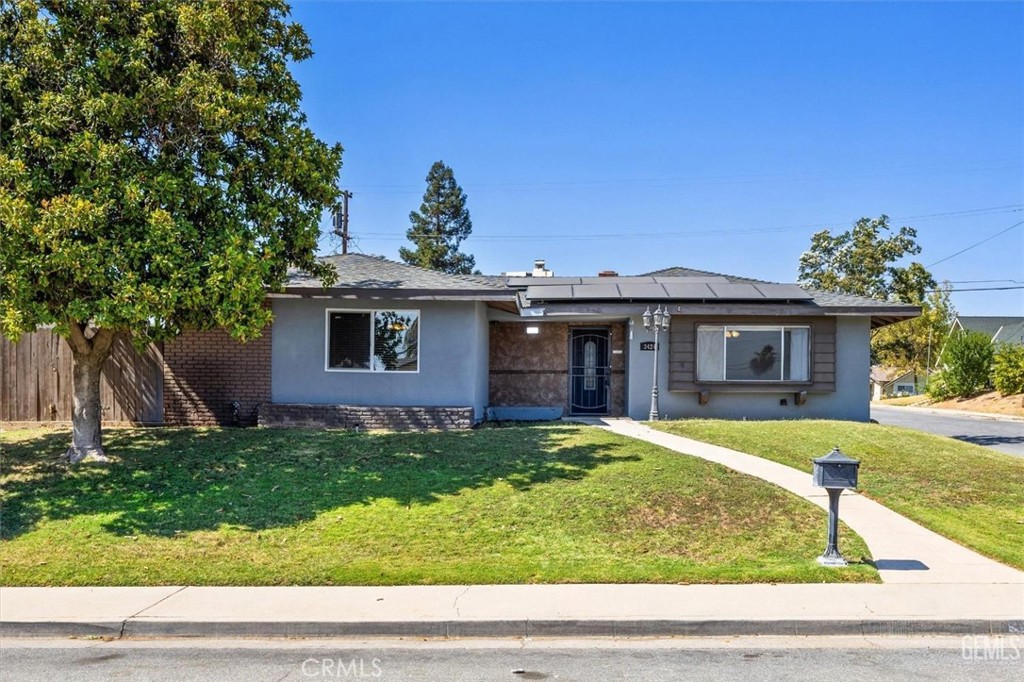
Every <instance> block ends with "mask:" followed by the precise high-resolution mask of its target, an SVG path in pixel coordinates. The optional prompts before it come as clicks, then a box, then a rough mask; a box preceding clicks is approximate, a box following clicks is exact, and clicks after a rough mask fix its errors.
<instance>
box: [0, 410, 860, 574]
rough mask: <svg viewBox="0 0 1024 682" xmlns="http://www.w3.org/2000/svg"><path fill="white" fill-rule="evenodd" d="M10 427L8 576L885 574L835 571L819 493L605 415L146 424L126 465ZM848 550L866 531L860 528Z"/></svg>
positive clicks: (125, 449) (2, 527)
mask: <svg viewBox="0 0 1024 682" xmlns="http://www.w3.org/2000/svg"><path fill="white" fill-rule="evenodd" d="M66 438H67V434H66V433H64V432H60V433H58V432H53V431H42V430H22V431H10V432H8V433H6V434H4V435H3V436H2V441H0V442H3V443H4V444H5V448H4V450H5V451H4V453H3V468H2V475H0V484H2V486H3V490H2V504H3V507H2V516H0V520H2V524H0V531H2V540H0V583H3V584H6V585H165V584H189V585H288V584H300V585H341V584H350V585H351V584H381V585H390V584H453V583H455V584H460V583H558V582H669V583H680V582H709V583H743V582H820V581H877V579H878V576H877V572H876V571H875V570H874V568H872V567H871V566H870V565H867V564H859V565H854V566H851V567H850V569H848V570H841V571H836V570H826V569H823V568H820V567H818V566H817V565H816V564H815V562H814V558H815V557H816V556H817V555H818V554H820V552H821V550H822V548H823V544H824V535H825V515H824V513H823V512H822V511H821V510H819V509H818V508H816V507H814V506H812V505H810V504H809V503H807V502H805V501H803V500H801V499H799V498H797V497H795V496H792V495H790V494H789V493H786V492H785V491H782V490H780V489H778V488H775V487H772V486H770V485H768V484H765V483H763V482H761V481H758V480H757V479H753V478H750V477H748V476H744V475H742V474H738V473H735V472H732V471H729V470H728V469H725V468H723V467H720V466H717V465H714V464H710V463H707V462H704V461H702V460H699V459H695V458H690V457H686V456H680V455H678V454H675V453H672V452H670V451H668V450H664V449H661V448H658V447H656V446H653V445H650V444H647V443H642V442H639V441H632V440H628V439H624V438H621V437H619V436H616V435H614V434H611V433H608V432H606V431H602V430H600V429H596V428H592V427H585V426H577V425H554V426H535V427H516V428H502V429H480V430H477V431H470V432H451V433H413V434H397V433H350V432H341V431H315V430H273V429H222V430H221V429H210V430H195V429H136V430H110V431H107V432H106V434H105V439H106V445H107V450H108V454H111V455H113V456H114V457H115V458H116V461H115V462H114V464H112V465H110V466H107V467H103V466H84V467H79V468H72V469H68V468H67V466H66V465H63V464H59V463H57V462H56V461H55V457H56V455H58V454H59V453H60V452H61V451H62V450H63V449H64V446H65V441H66ZM843 541H844V547H843V550H844V552H845V553H846V555H847V556H848V557H864V556H866V555H867V548H866V547H865V545H864V543H863V541H862V540H861V539H860V538H859V537H857V536H856V535H855V534H853V533H851V532H846V533H845V534H844V535H843Z"/></svg>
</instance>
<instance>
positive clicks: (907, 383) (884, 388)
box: [871, 365, 918, 400]
mask: <svg viewBox="0 0 1024 682" xmlns="http://www.w3.org/2000/svg"><path fill="white" fill-rule="evenodd" d="M917 379H918V376H917V373H916V372H914V371H913V370H899V369H896V368H894V367H883V366H881V365H874V366H872V367H871V399H872V400H881V399H883V398H899V397H902V396H908V395H917V385H918V384H917Z"/></svg>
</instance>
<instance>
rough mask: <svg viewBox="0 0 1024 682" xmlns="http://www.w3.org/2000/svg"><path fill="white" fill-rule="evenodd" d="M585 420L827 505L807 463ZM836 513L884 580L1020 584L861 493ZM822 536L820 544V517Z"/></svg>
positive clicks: (1023, 581) (1018, 577)
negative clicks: (864, 547)
mask: <svg viewBox="0 0 1024 682" xmlns="http://www.w3.org/2000/svg"><path fill="white" fill-rule="evenodd" d="M591 423H595V424H597V425H598V426H601V427H602V428H606V429H608V430H609V431H612V432H614V433H617V434H619V435H622V436H627V437H630V438H636V439H639V440H644V441H647V442H649V443H653V444H655V445H660V446H662V447H666V448H668V449H670V450H675V451H676V452H681V453H683V454H686V455H692V456H694V457H700V458H701V459H706V460H708V461H710V462H716V463H718V464H721V465H723V466H726V467H729V468H730V469H734V470H736V471H739V472H742V473H744V474H749V475H751V476H756V477H757V478H760V479H763V480H765V481H768V482H769V483H774V484H775V485H777V486H779V487H780V488H785V489H786V490H788V491H790V492H791V493H794V494H796V495H799V496H800V497H802V498H804V499H805V500H808V501H809V502H813V503H814V504H816V505H818V506H820V507H822V508H823V509H828V494H827V493H826V492H825V491H824V490H823V489H821V488H815V487H813V486H812V485H811V474H810V462H809V461H808V463H807V464H808V471H806V472H803V471H798V470H796V469H794V468H792V467H788V466H786V465H784V464H779V463H777V462H772V461H770V460H767V459H764V458H762V457H755V456H753V455H748V454H745V453H742V452H737V451H736V450H730V449H729V448H723V447H719V446H717V445H709V444H708V443H702V442H700V441H696V440H691V439H689V438H683V437H681V436H675V435H672V434H669V433H665V432H663V431H657V430H655V429H652V428H650V427H648V426H645V425H643V424H640V423H638V422H634V421H632V420H630V419H600V420H594V421H593V422H591ZM839 517H840V518H841V519H842V521H843V522H844V523H846V525H848V526H849V527H850V528H852V529H853V530H854V531H856V532H857V534H858V535H860V536H861V537H862V538H863V539H864V541H865V542H866V543H867V544H868V548H869V549H870V550H871V556H872V557H874V560H875V565H876V566H877V568H878V572H879V574H880V575H881V576H882V580H883V581H885V582H886V583H904V584H914V583H955V584H970V583H974V584H989V585H992V584H1000V583H1003V584H1016V585H1024V572H1022V571H1018V570H1017V569H1015V568H1010V567H1009V566H1004V565H1003V564H1000V563H998V562H996V561H993V560H992V559H989V558H987V557H983V556H981V555H980V554H978V553H976V552H973V551H971V550H969V549H967V548H966V547H963V546H961V545H958V544H957V543H955V542H953V541H952V540H948V539H946V538H944V537H942V536H941V535H939V534H937V533H934V532H932V531H930V530H928V529H927V528H924V527H922V526H919V525H918V524H916V523H914V522H913V521H911V520H910V519H907V518H906V517H904V516H900V515H899V514H897V513H896V512H894V511H892V510H890V509H888V508H887V507H883V506H882V505H881V504H879V503H877V502H874V501H872V500H869V499H868V498H866V497H864V496H863V495H858V494H856V493H852V492H850V491H847V492H845V493H843V496H842V498H841V500H840V503H839ZM822 538H823V540H822V541H823V542H824V520H823V526H822Z"/></svg>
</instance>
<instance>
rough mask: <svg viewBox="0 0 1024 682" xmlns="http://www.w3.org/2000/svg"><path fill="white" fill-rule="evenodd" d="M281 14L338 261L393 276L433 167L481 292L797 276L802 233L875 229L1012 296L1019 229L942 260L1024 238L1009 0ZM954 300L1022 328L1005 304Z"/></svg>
mask: <svg viewBox="0 0 1024 682" xmlns="http://www.w3.org/2000/svg"><path fill="white" fill-rule="evenodd" d="M293 16H294V18H295V19H296V20H298V21H299V22H300V23H301V24H303V26H304V27H305V28H306V30H307V32H308V33H309V34H310V36H311V38H312V40H313V48H314V50H315V52H316V54H315V56H314V57H313V58H312V59H310V60H308V61H306V62H304V63H302V64H299V65H296V67H295V73H296V76H297V77H298V79H299V81H300V83H301V84H302V87H303V93H304V108H305V110H306V112H307V114H308V116H309V120H310V124H311V125H312V127H313V129H314V130H315V131H316V133H317V134H318V135H319V136H320V137H321V138H322V139H324V140H327V141H331V142H335V141H337V142H341V143H342V144H343V145H344V146H345V149H346V152H345V156H344V162H345V165H344V169H343V171H342V184H343V186H344V187H346V188H348V189H350V190H351V191H352V192H353V193H354V197H353V200H352V204H351V223H350V225H351V231H352V234H353V236H354V237H355V238H356V241H355V249H356V250H359V251H362V252H365V253H375V254H380V255H383V256H387V257H389V258H397V254H398V248H399V247H400V246H403V245H405V244H406V243H407V242H406V240H405V231H406V229H408V227H409V220H408V214H409V212H410V211H411V210H414V209H416V208H418V207H419V204H420V200H421V197H422V194H423V190H424V187H425V184H424V177H425V175H426V172H427V170H428V169H429V167H430V165H431V163H433V162H434V161H436V160H438V159H441V160H444V161H445V163H447V164H448V165H450V166H451V167H452V168H453V169H454V171H455V175H456V178H457V179H458V181H459V183H460V184H461V185H462V186H463V188H464V189H465V190H466V193H467V195H468V197H469V209H470V212H471V214H472V217H473V226H474V230H473V236H472V237H471V238H470V239H468V240H467V241H466V242H464V244H463V249H464V250H465V251H467V252H469V253H472V254H474V255H475V256H476V259H477V266H478V267H479V268H480V269H481V270H483V271H484V272H485V273H498V272H502V271H509V270H524V269H528V268H529V267H530V266H531V264H532V263H533V260H534V259H535V258H543V259H545V260H546V261H547V263H548V266H549V267H550V268H551V269H553V270H554V271H555V273H556V274H564V275H591V274H595V273H597V272H598V271H599V270H606V269H613V270H618V271H619V272H620V273H623V274H636V273H641V272H646V271H649V270H654V269H658V268H663V267H668V266H672V265H684V266H689V267H694V268H701V269H706V270H712V271H717V272H727V273H732V274H738V275H745V276H750V277H758V278H764V279H769V280H776V281H794V280H795V279H796V275H797V263H798V259H799V257H800V254H801V253H802V252H803V251H804V250H806V249H807V247H808V245H809V243H810V237H811V235H812V234H813V233H814V232H815V231H817V230H820V229H823V228H826V227H828V228H831V229H833V231H843V230H846V229H848V228H849V227H850V226H851V225H852V223H853V222H854V221H855V220H856V219H857V218H858V217H861V216H878V215H879V214H882V213H885V214H887V215H889V216H890V217H891V218H892V222H893V224H894V226H896V227H898V226H900V225H910V226H912V227H914V228H916V229H917V231H918V241H919V243H920V244H921V246H922V247H923V252H922V253H921V255H920V256H918V257H917V259H918V260H920V261H921V262H923V263H924V264H925V265H926V266H927V265H931V264H933V263H936V264H935V265H934V267H932V268H930V269H931V270H932V272H933V273H934V274H935V275H936V276H937V277H938V278H939V279H948V280H951V281H953V282H954V287H955V288H956V289H970V288H987V287H1002V286H1019V285H1021V284H1024V226H1020V227H1017V228H1014V229H1011V230H1009V231H1008V232H1006V233H1005V234H1003V235H1001V236H998V237H995V238H994V239H992V240H991V241H988V242H986V243H984V244H981V245H980V246H978V247H976V248H973V249H971V250H969V251H966V252H965V253H963V254H961V255H958V256H956V257H953V258H950V259H948V260H943V259H945V258H946V257H948V256H950V255H951V254H954V253H956V252H957V251H960V250H961V249H964V248H966V247H969V246H971V245H972V244H975V243H977V242H979V241H981V240H983V239H985V238H987V237H989V236H991V235H994V234H996V233H998V232H1000V231H1002V230H1006V229H1007V228H1009V227H1010V226H1011V225H1013V224H1015V223H1018V222H1020V221H1022V220H1024V40H1022V36H1024V4H1022V3H964V4H959V3H908V4H899V3H852V4H840V3H794V4H784V3H755V4H742V3H714V4H702V3H688V2H676V3H630V4H618V3H564V2H560V3H542V2H533V3H522V4H519V3H451V4H447V3H343V2H305V1H300V2H295V3H294V5H293ZM325 228H326V223H325ZM336 246H337V243H336V242H334V241H332V240H331V239H324V240H323V241H322V249H323V250H324V251H325V252H327V251H330V250H332V249H333V248H335V247H336ZM940 260H942V262H940V263H937V261H940ZM1011 280H1016V284H1015V283H1014V282H1013V281H1011ZM954 303H955V305H956V306H957V308H958V310H959V311H960V312H961V313H963V314H973V315H997V314H1014V315H1022V314H1024V290H1022V289H1017V290H1009V291H978V292H967V291H964V292H961V293H957V294H955V295H954Z"/></svg>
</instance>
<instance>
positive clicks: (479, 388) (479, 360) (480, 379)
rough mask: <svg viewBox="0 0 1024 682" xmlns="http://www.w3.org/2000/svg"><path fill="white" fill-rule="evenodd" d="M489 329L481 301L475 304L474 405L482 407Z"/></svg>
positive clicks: (489, 355) (483, 405)
mask: <svg viewBox="0 0 1024 682" xmlns="http://www.w3.org/2000/svg"><path fill="white" fill-rule="evenodd" d="M490 331H491V325H490V323H489V322H488V319H487V306H486V305H484V304H483V303H477V304H476V330H475V332H476V338H477V341H476V349H477V354H476V400H475V401H474V402H473V404H474V405H478V406H480V407H481V409H482V408H484V407H486V406H487V393H488V390H489V388H490V386H489V385H488V382H489V378H490V358H491V354H490V344H491V341H490ZM476 417H477V419H482V418H483V414H482V413H478V414H477V415H476Z"/></svg>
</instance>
